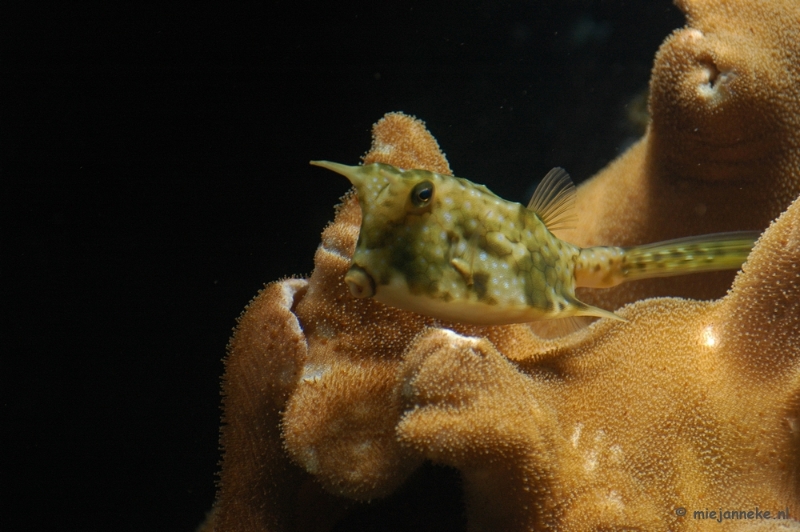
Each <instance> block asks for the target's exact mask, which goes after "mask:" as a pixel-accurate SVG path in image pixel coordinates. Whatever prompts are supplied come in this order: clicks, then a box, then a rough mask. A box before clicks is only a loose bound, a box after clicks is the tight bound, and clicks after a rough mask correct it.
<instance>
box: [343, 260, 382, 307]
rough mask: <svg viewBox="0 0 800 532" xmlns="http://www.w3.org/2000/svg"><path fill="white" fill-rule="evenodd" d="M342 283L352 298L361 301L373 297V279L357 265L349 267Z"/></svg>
mask: <svg viewBox="0 0 800 532" xmlns="http://www.w3.org/2000/svg"><path fill="white" fill-rule="evenodd" d="M344 282H345V283H346V284H347V287H348V288H349V289H350V293H351V294H352V295H353V297H357V298H359V299H361V298H366V297H372V296H374V295H375V279H373V278H372V276H371V275H370V274H369V272H367V270H365V269H364V268H362V267H361V266H359V265H358V264H353V265H352V266H350V269H349V270H347V274H345V276H344Z"/></svg>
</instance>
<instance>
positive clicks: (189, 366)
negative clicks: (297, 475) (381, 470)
mask: <svg viewBox="0 0 800 532" xmlns="http://www.w3.org/2000/svg"><path fill="white" fill-rule="evenodd" d="M23 6H27V7H24V8H23ZM0 9H2V11H3V13H2V15H3V16H2V19H3V21H2V27H0V30H1V31H2V35H0V42H2V50H0V52H2V64H0V71H1V72H2V80H0V84H1V86H2V90H3V96H2V98H0V108H1V109H2V122H1V123H0V131H1V133H2V137H0V155H1V156H2V166H0V172H1V175H0V178H1V180H0V184H1V186H2V189H1V190H2V192H0V194H1V196H0V198H1V199H2V228H3V229H2V248H1V249H2V262H1V263H0V280H2V284H1V286H2V294H0V296H1V297H0V300H2V305H3V316H4V317H3V319H2V323H3V326H2V329H1V330H0V334H2V367H1V368H0V375H1V376H2V389H1V390H0V393H2V396H0V399H1V400H2V403H1V404H0V407H1V408H2V410H0V412H2V431H3V438H2V441H3V444H2V447H3V452H2V453H0V455H2V478H3V479H4V484H5V485H6V489H7V493H6V496H5V497H4V500H3V508H4V510H3V512H2V515H3V516H2V518H0V519H2V521H3V522H4V524H3V525H2V528H3V530H45V529H53V528H56V527H57V528H59V529H62V530H69V529H82V530H96V529H108V530H159V529H163V530H192V529H193V528H194V527H195V526H197V525H198V524H199V523H200V522H201V520H202V519H203V516H204V513H205V511H206V510H208V509H209V508H210V507H211V504H212V502H213V498H214V490H215V487H214V482H215V472H216V471H217V470H218V465H217V462H218V460H219V452H218V449H217V447H218V444H217V438H218V427H219V414H220V412H219V401H220V398H219V377H220V375H221V373H222V362H221V358H222V357H223V355H224V353H225V344H226V342H227V340H228V338H229V336H230V333H231V328H232V327H233V326H234V324H235V318H236V317H237V316H238V315H239V313H240V312H241V310H242V309H243V307H244V306H245V304H246V303H247V302H248V300H249V299H251V298H252V297H253V296H254V295H255V293H256V292H257V290H258V289H259V288H260V287H261V286H262V285H263V283H266V282H269V281H272V280H275V279H278V278H280V277H282V276H286V275H291V274H309V273H310V272H311V270H312V268H313V264H312V258H313V253H314V250H315V248H316V246H317V243H318V240H319V233H320V231H321V230H322V228H323V227H324V225H325V224H326V223H327V221H328V220H330V219H331V217H332V213H333V206H334V204H335V203H337V201H338V198H339V197H340V196H341V195H342V194H343V193H344V192H345V191H346V190H347V188H348V184H347V182H346V180H345V179H344V178H342V177H340V176H338V175H336V174H333V173H331V172H327V171H325V170H322V169H319V168H311V167H309V165H308V161H309V160H310V159H329V160H334V161H338V162H343V163H348V164H356V163H357V162H358V161H359V157H360V156H361V155H362V154H363V153H364V152H365V151H366V150H367V149H368V147H369V143H370V126H371V124H372V123H373V122H375V121H376V120H377V119H379V118H380V117H381V116H382V115H383V114H384V113H385V112H388V111H404V112H406V113H409V114H413V115H416V116H418V117H419V118H422V119H423V120H425V121H426V122H427V124H428V127H429V129H430V130H431V131H432V132H433V134H434V135H435V136H436V138H437V139H438V140H439V143H440V145H441V146H442V148H443V149H444V151H445V152H446V154H447V156H448V159H449V161H450V163H451V166H452V168H453V170H454V172H455V173H456V174H457V175H460V176H463V177H467V178H469V179H472V180H473V181H476V182H481V183H485V184H486V185H488V186H489V187H490V188H491V189H493V190H494V191H495V192H497V193H498V194H500V195H501V196H504V197H506V198H508V199H513V200H516V201H525V200H526V199H527V198H526V195H527V194H529V193H530V188H531V186H532V185H533V184H534V183H535V180H536V179H537V178H539V177H540V176H542V175H544V174H545V173H546V171H547V170H548V169H549V168H550V167H552V166H556V165H559V166H564V167H565V168H567V169H568V170H569V171H570V172H571V174H572V175H573V178H574V179H575V180H576V181H581V180H583V179H585V178H587V177H589V176H590V175H592V174H593V173H594V172H596V171H597V170H599V169H600V168H601V167H602V166H603V165H605V164H606V163H607V162H608V161H609V160H611V159H612V158H613V157H615V156H616V155H617V154H618V153H619V151H620V150H622V149H624V146H625V145H626V144H627V143H628V142H630V139H631V137H632V135H634V134H635V129H634V128H633V127H632V126H631V125H630V124H629V123H628V121H627V120H626V106H628V104H630V102H631V101H632V100H633V98H634V97H635V96H636V94H637V93H639V92H640V91H642V90H643V89H644V88H645V87H646V83H647V79H648V77H649V70H650V68H651V65H652V58H653V55H654V53H655V51H656V49H657V48H658V45H659V44H660V43H661V41H663V39H664V38H665V37H666V36H667V35H668V34H669V32H670V31H672V30H673V29H676V28H678V27H680V26H682V25H683V23H684V19H683V16H682V15H681V13H680V12H679V11H678V10H677V9H676V8H675V7H673V6H672V5H671V3H670V2H668V1H666V0H658V1H647V2H643V1H624V0H618V1H589V0H584V1H556V0H547V1H540V2H536V1H532V0H527V1H509V2H505V1H483V2H473V1H462V2H441V1H426V2H417V1H408V2H389V3H383V4H381V3H377V2H376V3H358V2H350V3H343V2H327V3H325V5H324V6H323V7H320V6H319V4H316V3H313V4H312V3H305V2H292V3H289V2H243V3H224V4H223V3H220V4H203V5H196V4H194V3H188V2H186V3H175V2H170V3H162V4H161V5H158V6H157V7H152V6H148V5H144V4H140V3H127V2H124V3H121V2H107V3H103V4H100V5H89V4H74V3H69V4H67V3H62V5H60V6H55V5H48V7H47V9H45V8H44V7H43V6H39V7H33V4H28V3H19V2H7V3H4V6H3V7H2V8H0ZM9 489H10V491H8V490H9Z"/></svg>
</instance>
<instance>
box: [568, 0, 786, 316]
mask: <svg viewBox="0 0 800 532" xmlns="http://www.w3.org/2000/svg"><path fill="white" fill-rule="evenodd" d="M677 3H678V5H679V7H680V8H681V9H682V10H683V11H684V12H686V14H687V19H688V25H687V27H685V28H683V29H680V30H677V31H675V32H674V33H673V34H672V35H671V36H670V37H668V38H667V39H666V41H665V42H664V43H663V44H662V45H661V48H660V49H659V51H658V54H657V55H656V59H655V64H654V67H653V72H652V76H651V80H650V102H649V106H650V114H651V116H652V122H651V124H650V127H649V128H648V131H647V132H646V134H645V136H644V137H643V138H642V139H641V140H640V141H639V142H638V143H637V144H635V145H634V146H633V147H632V148H631V149H629V150H628V151H627V152H626V153H624V154H623V155H622V156H621V157H619V158H618V159H617V160H616V161H614V162H612V163H611V164H610V165H609V166H608V167H606V168H605V169H604V170H602V171H601V172H600V173H598V174H597V175H596V176H595V177H593V178H592V179H591V180H590V181H589V182H587V183H585V184H584V185H583V186H581V187H579V189H578V195H577V198H576V209H577V211H578V212H579V213H580V216H579V218H578V223H577V224H576V227H575V229H574V230H570V231H556V232H555V233H556V234H557V235H558V236H559V237H560V238H563V239H565V240H567V241H569V242H572V243H574V244H578V245H580V246H584V247H586V246H594V245H621V246H626V245H633V244H642V243H647V242H658V241H661V240H667V239H671V238H678V237H681V236H687V235H693V234H703V233H715V232H719V231H733V230H739V229H763V228H765V227H766V226H767V224H769V222H770V221H771V220H773V219H775V217H777V216H778V215H779V214H780V213H781V212H783V210H784V209H786V207H787V206H788V205H789V203H790V202H791V201H792V200H794V199H795V198H796V197H797V196H798V194H800V179H798V175H799V174H800V135H798V131H800V2H797V1H796V0H776V1H752V0H746V1H745V0H738V1H734V2H730V1H724V0H703V1H698V0H694V1H692V0H683V1H679V2H677ZM565 164H566V163H565ZM733 275H734V274H733V272H721V273H713V274H704V275H696V276H687V277H684V278H681V279H679V280H667V279H650V280H645V281H636V282H632V283H626V284H625V285H623V286H619V287H615V288H612V289H609V290H604V291H597V290H586V289H579V290H578V298H579V299H581V300H582V301H585V302H586V303H588V304H590V305H597V306H600V307H603V308H607V309H612V310H613V309H615V308H619V307H620V306H622V305H624V304H625V303H630V302H633V301H638V300H640V299H643V298H645V297H653V296H682V297H693V298H700V299H712V298H718V297H721V296H722V295H724V294H725V291H726V290H727V289H728V287H729V286H730V284H731V281H732V280H733Z"/></svg>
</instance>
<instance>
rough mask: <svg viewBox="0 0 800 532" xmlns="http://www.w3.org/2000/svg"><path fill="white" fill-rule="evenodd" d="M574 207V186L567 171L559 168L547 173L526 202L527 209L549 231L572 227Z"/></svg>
mask: <svg viewBox="0 0 800 532" xmlns="http://www.w3.org/2000/svg"><path fill="white" fill-rule="evenodd" d="M574 206H575V185H574V184H573V183H572V179H571V178H570V177H569V174H568V173H567V171H566V170H564V169H563V168H559V167H556V168H553V169H552V170H550V171H549V172H547V175H546V176H544V179H542V182H541V183H539V186H538V187H536V191H535V192H534V193H533V196H531V201H529V202H528V209H530V210H532V211H533V212H535V213H536V214H537V215H538V216H539V218H541V219H542V221H543V222H544V224H545V225H546V226H547V228H548V229H550V230H551V231H552V230H554V229H572V228H573V227H574V225H575V222H576V221H577V216H575V212H574V211H573V209H572V208H573V207H574Z"/></svg>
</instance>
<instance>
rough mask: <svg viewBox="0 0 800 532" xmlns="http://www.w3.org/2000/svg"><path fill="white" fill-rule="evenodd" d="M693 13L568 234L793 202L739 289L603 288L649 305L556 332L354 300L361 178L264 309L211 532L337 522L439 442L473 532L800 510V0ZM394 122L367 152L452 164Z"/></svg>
mask: <svg viewBox="0 0 800 532" xmlns="http://www.w3.org/2000/svg"><path fill="white" fill-rule="evenodd" d="M734 4H735V6H734ZM740 4H741V5H740ZM681 7H682V8H683V9H684V10H685V11H686V12H687V14H688V18H689V23H690V27H688V28H686V29H683V30H680V31H678V32H676V33H675V34H673V35H672V36H671V37H670V38H668V39H667V41H666V42H665V43H664V45H663V46H662V48H661V50H660V51H659V54H658V56H657V58H656V64H655V67H654V70H653V78H652V83H651V100H650V106H651V114H652V117H653V123H652V125H651V127H650V128H649V129H648V132H647V133H646V135H645V137H644V138H643V139H642V140H641V141H640V142H639V143H638V144H637V145H635V146H634V147H633V148H631V150H630V151H628V152H627V153H626V154H624V155H623V156H622V157H621V158H620V159H618V160H617V161H615V162H614V163H612V164H611V165H610V166H609V167H608V168H607V169H605V170H604V171H602V172H601V173H600V174H599V175H598V176H597V177H595V178H594V179H593V180H592V181H590V182H588V183H586V184H585V185H584V186H582V187H580V188H579V191H578V198H577V202H578V212H579V213H580V221H579V225H578V227H577V228H576V229H575V230H573V231H570V232H566V231H563V232H561V234H559V236H561V237H562V238H565V239H567V240H569V241H572V242H575V243H577V244H580V245H590V244H592V245H593V244H623V245H624V244H631V243H641V242H650V241H656V240H662V239H665V238H671V237H677V236H685V235H689V234H699V233H705V232H714V231H721V230H733V229H763V228H765V227H766V226H767V225H768V224H769V222H770V220H772V219H773V218H774V217H775V216H777V215H778V214H779V213H781V212H783V211H785V212H783V214H782V215H781V216H780V218H779V219H778V220H777V221H775V222H774V223H773V224H772V225H771V226H770V227H769V229H768V230H767V231H766V232H765V233H764V235H763V236H762V238H761V240H760V241H759V242H758V244H757V245H756V247H755V249H754V250H753V252H752V254H751V256H750V258H749V259H748V262H747V263H746V264H745V266H744V268H743V271H742V272H741V273H739V274H738V276H737V277H736V279H735V282H734V284H733V288H732V289H731V291H730V292H729V293H728V294H727V295H725V296H724V297H722V298H721V299H718V300H716V301H695V300H685V299H674V298H660V299H649V300H644V301H639V300H640V299H642V298H643V297H651V296H654V295H680V296H691V297H695V298H712V297H719V296H722V295H723V294H724V291H725V288H726V287H728V286H730V281H731V276H726V275H725V274H711V275H710V276H706V275H704V276H697V277H696V278H695V279H692V278H691V277H686V278H679V279H678V280H674V279H673V280H669V281H665V282H662V281H660V280H655V281H642V282H640V283H637V284H636V286H635V287H633V288H625V286H624V285H623V286H621V287H618V288H614V289H609V290H608V291H600V294H599V295H598V296H591V295H590V294H582V295H581V297H585V298H586V299H587V300H591V299H592V297H594V298H595V299H594V300H593V301H594V304H599V305H606V306H607V308H617V307H618V306H620V305H623V304H625V303H629V302H633V301H636V302H635V303H633V304H630V305H628V306H626V307H624V308H622V309H620V310H619V311H618V313H619V314H620V315H621V316H623V317H624V318H626V319H627V320H629V321H628V322H627V323H620V322H611V321H609V320H602V321H600V322H598V323H595V324H593V325H592V326H590V327H588V328H586V329H583V330H581V331H578V332H576V333H574V334H571V335H568V336H565V337H563V338H559V339H555V340H545V339H542V338H540V337H539V336H537V335H536V334H534V333H533V332H532V331H531V329H530V328H529V327H528V326H526V325H510V326H502V327H474V326H465V325H459V324H448V323H442V322H435V321H434V320H431V319H428V318H424V317H421V316H417V315H414V314H411V313H406V312H403V311H400V310H397V309H393V308H389V307H385V306H383V305H381V304H380V303H377V302H375V301H372V300H369V299H354V298H352V297H351V296H350V294H349V291H348V289H347V287H346V286H345V284H344V282H343V276H344V273H345V272H346V271H347V269H348V267H349V258H350V256H351V254H352V252H353V249H354V247H355V242H356V238H357V234H358V228H359V224H360V211H359V208H358V203H357V201H356V200H355V198H354V196H353V195H352V193H351V194H350V195H348V196H346V197H345V198H344V203H343V205H342V206H340V207H339V209H338V212H337V216H336V220H335V221H334V223H333V224H332V225H330V226H329V227H328V228H326V230H325V232H324V233H323V237H322V244H321V246H320V248H319V249H318V251H317V254H316V256H315V265H316V266H315V270H314V273H313V274H312V276H311V277H310V278H309V279H308V280H301V279H289V280H285V281H281V282H277V283H273V284H271V285H269V286H268V287H266V288H265V289H264V290H263V291H262V292H261V293H260V294H259V296H258V297H257V298H256V299H255V300H254V301H253V302H252V303H251V304H250V305H249V307H248V308H247V309H246V311H245V313H244V314H243V315H242V317H241V319H240V322H239V325H238V327H237V330H236V333H235V336H234V338H233V339H232V341H231V345H230V353H229V356H228V358H227V360H226V374H225V380H224V387H223V391H224V393H225V425H224V427H223V431H222V444H223V447H224V450H225V454H224V458H223V468H222V473H221V481H220V492H219V497H218V501H217V505H216V511H215V514H214V515H213V517H212V518H211V520H210V521H209V523H207V529H212V528H215V529H218V530H233V529H235V530H285V529H325V527H326V526H328V525H330V524H331V523H333V522H335V521H336V519H337V518H338V517H340V516H341V515H342V514H343V513H344V512H345V511H346V502H345V500H346V499H344V498H343V497H346V498H349V499H362V500H366V499H371V498H374V497H381V496H384V495H386V494H388V493H391V492H392V491H393V490H395V489H397V487H398V486H399V485H400V484H401V483H402V482H403V481H404V480H406V479H407V478H408V477H409V475H410V474H411V473H412V472H413V471H414V470H415V469H416V468H417V467H418V466H419V465H420V464H421V463H422V462H423V461H424V460H432V461H435V462H438V463H442V464H446V465H449V466H452V467H454V468H457V469H458V470H459V471H460V473H461V475H462V476H463V479H464V492H465V495H466V498H467V502H468V508H467V512H468V518H469V527H470V529H472V530H531V529H562V530H584V529H596V530H610V529H622V528H629V529H639V530H697V529H704V528H711V527H718V526H720V523H718V522H717V521H715V520H713V519H715V517H708V514H705V515H706V516H707V518H706V519H701V518H696V517H695V514H694V512H695V511H701V512H704V511H717V512H718V511H720V509H721V510H722V511H723V512H724V511H731V510H734V511H737V512H738V511H740V510H745V511H748V510H752V511H755V510H756V507H758V508H759V511H761V512H763V511H764V510H769V511H771V512H772V513H773V515H774V513H775V512H777V511H779V510H787V509H788V512H789V515H790V516H792V517H793V518H797V517H798V516H800V461H798V458H799V457H800V336H798V330H800V323H799V322H800V308H799V307H800V268H798V264H800V203H798V202H795V203H793V204H791V206H789V205H790V203H791V202H792V200H794V199H795V198H796V197H797V195H798V193H800V162H799V161H800V141H799V140H798V135H800V133H798V132H800V128H798V127H797V125H798V124H797V122H798V120H800V96H799V95H798V90H799V89H798V87H800V85H798V82H800V79H799V78H800V76H798V73H799V72H800V67H798V65H800V56H799V54H800V52H799V50H800V38H799V37H798V27H800V26H798V23H797V21H798V20H800V5H799V4H797V3H796V2H790V1H784V2H771V3H767V2H754V1H750V2H722V1H712V0H707V1H703V2H701V1H699V0H698V1H693V2H690V1H686V2H682V3H681ZM738 10H741V13H742V14H741V15H740V14H739V13H740V11H738ZM762 20H763V21H764V22H762ZM374 133H375V140H374V142H373V149H372V151H371V152H370V153H368V154H367V155H366V156H365V161H366V162H375V161H381V162H386V163H389V164H393V165H396V166H401V167H409V166H422V167H425V168H428V169H431V170H435V171H439V172H442V171H444V172H449V167H448V165H447V161H446V159H445V158H444V156H443V155H442V154H441V153H440V151H439V149H438V146H437V145H436V142H435V140H434V139H433V138H432V137H431V136H430V135H429V134H428V133H427V132H426V131H425V129H424V126H423V125H422V124H421V123H420V122H418V121H416V120H414V119H411V118H410V117H407V116H405V115H401V114H391V115H387V116H386V117H385V118H384V119H383V120H382V121H381V122H379V123H378V124H377V125H376V128H375V130H374ZM787 207H788V209H787ZM320 486H322V487H323V488H324V490H325V491H323V490H321V489H320V488H319V487H320ZM329 493H331V494H335V495H329ZM307 508H314V510H315V511H314V512H313V514H314V515H315V516H317V518H318V521H317V522H311V521H310V519H312V517H311V516H310V514H311V512H308V511H304V509H307ZM681 508H683V509H685V510H686V511H687V514H686V515H684V516H681V515H679V514H680V513H681V512H680V510H679V509H681ZM728 524H729V525H731V526H732V527H734V526H738V527H739V528H738V529H750V530H756V529H759V530H760V529H771V530H777V529H781V527H785V528H786V529H798V526H797V523H794V524H793V523H792V522H788V521H777V520H775V521H772V520H770V521H766V520H741V519H740V520H737V521H736V522H735V523H728Z"/></svg>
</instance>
